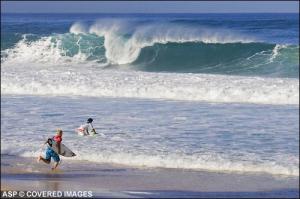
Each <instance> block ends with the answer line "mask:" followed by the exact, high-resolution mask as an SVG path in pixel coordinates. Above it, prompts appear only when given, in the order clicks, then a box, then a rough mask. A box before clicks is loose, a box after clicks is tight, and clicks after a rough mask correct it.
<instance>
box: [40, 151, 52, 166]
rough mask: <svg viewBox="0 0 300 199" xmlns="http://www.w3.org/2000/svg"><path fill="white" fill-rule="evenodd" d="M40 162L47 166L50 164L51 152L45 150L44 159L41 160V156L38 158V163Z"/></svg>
mask: <svg viewBox="0 0 300 199" xmlns="http://www.w3.org/2000/svg"><path fill="white" fill-rule="evenodd" d="M40 160H42V161H43V162H45V163H46V164H49V163H50V162H51V151H50V150H48V149H47V151H46V158H43V157H42V156H39V157H38V161H40Z"/></svg>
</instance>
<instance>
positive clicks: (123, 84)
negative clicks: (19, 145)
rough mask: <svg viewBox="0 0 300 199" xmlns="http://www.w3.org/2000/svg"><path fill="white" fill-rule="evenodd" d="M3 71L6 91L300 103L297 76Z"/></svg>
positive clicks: (236, 101) (231, 101)
mask: <svg viewBox="0 0 300 199" xmlns="http://www.w3.org/2000/svg"><path fill="white" fill-rule="evenodd" d="M16 74H18V75H16ZM1 77H2V78H1V92H2V94H25V95H26V94H29V95H63V96H72V95H78V96H95V97H129V98H148V99H170V100H192V101H207V102H220V103H257V104H296V105H299V81H298V80H296V79H283V78H281V79H279V78H259V77H239V76H224V75H205V74H176V73H145V72H135V71H128V72H126V71H111V70H100V71H85V70H82V71H67V72H65V71H62V70H41V71H36V72H35V73H32V72H31V70H30V71H26V72H22V73H19V72H16V71H10V70H2V71H1Z"/></svg>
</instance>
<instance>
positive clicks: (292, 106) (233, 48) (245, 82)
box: [1, 14, 299, 177]
mask: <svg viewBox="0 0 300 199" xmlns="http://www.w3.org/2000/svg"><path fill="white" fill-rule="evenodd" d="M220 16H221V17H220ZM298 22H299V20H298V18H297V16H296V15H292V14H291V15H282V14H270V15H260V14H253V15H251V14H250V15H247V14H246V15H242V14H236V15H222V14H221V15H175V14H174V15H172V14H166V15H157V16H149V15H138V16H136V15H126V16H119V15H113V14H107V15H76V14H74V15H72V14H71V15H53V16H52V15H47V14H45V15H22V14H20V15H4V17H3V19H2V26H3V27H2V30H1V38H2V41H1V94H2V97H1V154H6V155H14V156H25V157H36V156H37V155H38V154H39V153H40V151H41V144H42V142H43V140H44V139H46V138H47V137H49V136H52V135H53V133H54V131H55V129H56V128H61V129H63V130H64V132H65V133H64V143H65V144H66V145H67V146H69V147H70V148H72V150H74V152H76V154H78V156H77V157H76V158H75V160H85V161H91V162H99V163H115V164H124V165H130V166H139V167H146V168H148V167H149V168H150V167H154V168H156V167H163V168H176V169H193V170H209V171H213V172H242V173H244V172H246V173H248V172H250V173H261V172H263V173H268V174H272V175H279V176H281V175H283V176H293V177H299V151H298V148H299V123H298V121H299V77H298V74H299V58H298V57H299V39H298V35H299V25H298ZM88 117H92V118H94V120H95V128H96V129H97V131H99V132H101V133H104V134H105V137H101V136H98V137H84V138H82V137H78V136H77V135H76V133H75V132H74V129H75V128H77V127H78V125H80V124H81V123H82V122H85V119H86V118H88ZM24 138H26V139H27V141H26V142H24ZM28 141H29V142H30V143H31V144H30V145H28ZM91 151H98V152H99V153H98V152H97V153H92V152H91ZM64 161H69V160H67V159H64Z"/></svg>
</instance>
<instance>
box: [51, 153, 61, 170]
mask: <svg viewBox="0 0 300 199" xmlns="http://www.w3.org/2000/svg"><path fill="white" fill-rule="evenodd" d="M52 158H53V160H54V162H55V164H54V166H53V167H52V170H54V169H56V167H57V166H58V164H59V161H60V158H59V155H58V154H56V153H54V152H53V154H52Z"/></svg>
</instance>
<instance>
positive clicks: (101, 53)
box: [1, 19, 299, 78]
mask: <svg viewBox="0 0 300 199" xmlns="http://www.w3.org/2000/svg"><path fill="white" fill-rule="evenodd" d="M298 56H299V46H296V45H283V44H271V43H265V42H262V41H256V40H255V39H253V38H247V37H245V36H242V35H239V34H237V33H233V32H230V31H228V30H220V29H211V28H208V27H192V26H187V25H182V24H180V25H179V24H171V23H160V24H156V23H150V24H149V23H145V24H143V23H141V22H140V23H137V22H134V21H120V20H107V19H105V20H99V21H98V22H96V23H95V24H93V25H90V26H87V25H85V24H82V23H75V24H73V25H72V26H71V28H70V32H69V33H65V34H52V35H49V36H42V37H41V36H36V35H30V34H29V35H28V34H27V35H23V39H22V40H20V41H18V42H17V43H16V44H15V45H14V47H13V48H8V49H5V50H2V56H1V62H2V64H7V65H17V64H20V63H22V64H24V63H29V64H39V65H41V64H52V65H53V64H55V65H66V64H67V65H70V64H72V65H73V66H74V65H78V64H81V65H82V64H85V65H88V66H91V65H93V66H98V67H102V66H105V67H114V68H115V66H117V67H118V68H119V69H122V68H126V69H128V68H130V69H133V70H140V71H151V72H188V73H211V74H226V75H246V76H269V77H291V78H297V77H298V74H299V59H298Z"/></svg>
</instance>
